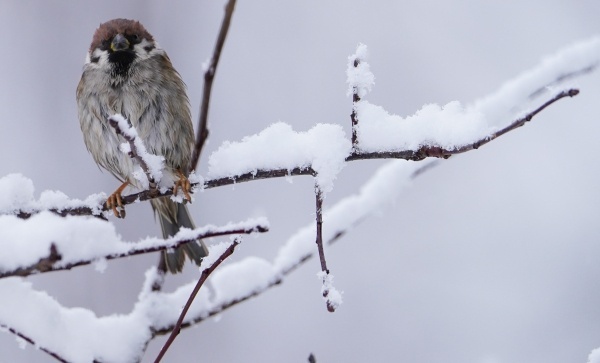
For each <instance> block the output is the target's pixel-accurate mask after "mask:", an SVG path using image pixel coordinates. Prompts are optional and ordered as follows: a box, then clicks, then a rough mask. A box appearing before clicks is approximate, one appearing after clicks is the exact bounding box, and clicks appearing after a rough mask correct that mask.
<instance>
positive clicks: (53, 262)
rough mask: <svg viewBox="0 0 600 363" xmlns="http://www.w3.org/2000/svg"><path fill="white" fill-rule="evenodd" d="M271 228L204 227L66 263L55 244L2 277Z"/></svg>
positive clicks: (69, 266) (68, 266)
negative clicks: (32, 261) (176, 237)
mask: <svg viewBox="0 0 600 363" xmlns="http://www.w3.org/2000/svg"><path fill="white" fill-rule="evenodd" d="M268 230H269V228H268V226H267V225H266V224H257V225H255V226H252V227H246V228H239V227H238V228H227V227H217V228H214V229H212V230H208V231H206V230H205V228H202V231H201V232H197V233H195V234H193V235H189V236H188V237H187V238H182V239H180V240H176V241H173V240H164V241H162V243H157V244H154V245H153V246H150V247H140V246H135V245H134V246H133V248H131V249H130V250H128V251H126V252H122V253H114V254H108V255H105V256H98V257H95V258H93V259H88V260H82V261H76V262H70V263H65V264H59V262H60V261H61V259H62V256H61V254H60V252H59V251H58V249H57V247H56V245H55V244H51V245H50V252H49V255H48V256H47V257H44V258H41V259H40V260H39V261H38V262H37V263H35V264H33V265H31V266H27V267H20V268H18V269H15V270H11V271H5V272H1V273H0V278H5V277H10V276H29V275H33V274H39V273H45V272H51V271H61V270H70V269H72V268H73V267H77V266H84V265H89V264H91V263H93V262H95V261H97V260H99V259H106V260H114V259H118V258H124V257H131V256H136V255H142V254H146V253H152V252H157V251H162V250H166V249H169V248H177V247H179V246H182V245H184V244H186V243H190V242H193V241H196V240H198V239H201V238H211V237H219V236H226V235H231V234H250V233H254V232H259V233H264V232H267V231H268Z"/></svg>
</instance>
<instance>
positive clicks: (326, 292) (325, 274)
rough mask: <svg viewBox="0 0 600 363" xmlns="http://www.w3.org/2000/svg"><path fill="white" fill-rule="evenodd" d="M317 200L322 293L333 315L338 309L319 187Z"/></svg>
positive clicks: (317, 188)
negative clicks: (325, 240)
mask: <svg viewBox="0 0 600 363" xmlns="http://www.w3.org/2000/svg"><path fill="white" fill-rule="evenodd" d="M315 199H316V210H315V219H316V222H317V224H316V227H317V228H316V229H317V237H316V243H317V251H318V253H319V262H320V263H321V272H320V274H319V276H320V277H321V280H322V283H323V287H322V289H321V293H322V294H323V298H325V302H326V305H327V310H328V311H329V312H331V313H333V312H334V311H335V309H336V307H337V304H335V303H334V302H333V301H332V300H331V299H330V297H331V295H330V292H331V290H332V286H331V284H330V282H331V280H330V279H329V268H327V260H326V259H325V250H324V249H323V193H321V190H320V189H319V187H318V186H315Z"/></svg>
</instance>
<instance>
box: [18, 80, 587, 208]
mask: <svg viewBox="0 0 600 363" xmlns="http://www.w3.org/2000/svg"><path fill="white" fill-rule="evenodd" d="M577 94H579V90H577V89H569V90H566V91H562V92H560V93H558V94H557V95H556V96H554V97H553V98H552V99H550V100H548V101H546V102H545V103H544V104H542V105H541V106H540V107H538V108H537V109H535V110H533V111H531V112H530V113H528V114H527V115H525V116H524V117H522V118H520V119H518V120H515V121H513V122H512V123H511V124H510V125H508V126H506V127H505V128H503V129H501V130H499V131H497V132H495V133H493V134H492V135H490V136H488V137H486V138H484V139H481V140H478V141H476V142H473V143H471V144H467V145H463V146H459V147H456V148H454V149H444V148H441V147H439V146H432V145H424V146H422V147H421V148H419V149H418V150H390V151H380V152H360V151H356V150H355V151H353V152H352V153H351V154H350V155H349V156H348V157H347V158H346V161H347V162H350V161H355V160H370V159H404V160H413V161H419V160H423V159H425V158H429V157H434V158H442V159H447V158H449V157H450V156H452V155H455V154H461V153H464V152H467V151H471V150H475V149H478V148H479V147H481V146H483V145H485V144H487V143H488V142H490V141H492V140H495V139H496V138H498V137H499V136H502V135H504V134H506V133H508V132H510V131H513V130H515V129H517V128H519V127H521V126H523V125H524V124H525V123H527V122H528V121H531V120H532V119H533V117H535V116H537V114H538V113H540V112H541V111H543V110H544V109H545V108H546V107H548V106H550V105H552V104H554V103H555V102H557V101H559V100H561V99H563V98H566V97H573V96H576V95H577ZM297 175H313V176H314V175H315V171H314V170H313V169H312V168H311V167H307V168H300V167H296V168H294V169H291V170H288V169H271V170H262V169H261V170H256V171H255V172H251V173H245V174H240V175H234V176H231V177H223V178H216V179H207V180H205V181H204V184H200V183H193V184H192V188H204V189H210V188H216V187H222V186H226V185H231V184H236V183H244V182H249V181H255V180H260V179H271V178H280V177H284V176H297ZM171 195H173V191H172V190H167V191H165V192H164V193H161V192H159V191H156V192H155V193H153V192H152V191H142V192H139V193H134V194H130V195H127V196H124V197H122V202H123V205H128V204H131V203H134V202H137V201H146V200H150V199H154V198H158V197H163V196H171ZM101 210H102V211H106V210H107V209H106V206H105V205H103V206H102V208H101ZM53 211H54V212H55V213H57V214H59V215H61V216H66V215H94V212H93V210H92V208H89V207H77V208H73V209H70V208H65V209H62V210H53ZM34 213H36V211H29V212H18V213H17V214H16V215H17V216H18V217H20V218H25V219H26V218H29V216H31V215H32V214H34ZM100 218H102V217H101V216H100Z"/></svg>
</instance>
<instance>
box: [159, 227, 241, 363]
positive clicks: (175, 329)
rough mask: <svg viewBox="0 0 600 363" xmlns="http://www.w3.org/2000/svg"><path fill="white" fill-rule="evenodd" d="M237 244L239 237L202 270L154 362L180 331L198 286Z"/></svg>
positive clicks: (160, 356)
mask: <svg viewBox="0 0 600 363" xmlns="http://www.w3.org/2000/svg"><path fill="white" fill-rule="evenodd" d="M239 244H240V241H239V239H237V238H236V239H234V240H233V242H232V243H231V245H230V246H229V247H228V248H227V249H226V250H225V252H223V253H222V254H221V256H220V257H219V258H218V259H217V260H216V261H215V262H214V263H213V264H212V265H211V266H210V267H208V268H206V269H204V270H203V271H202V274H201V275H200V279H199V280H198V283H197V284H196V286H195V287H194V290H193V291H192V293H191V294H190V297H189V298H188V300H187V302H186V303H185V306H184V307H183V310H182V311H181V314H180V315H179V319H177V322H176V323H175V326H174V327H173V330H172V331H171V335H169V338H168V339H167V341H166V342H165V344H164V345H163V347H162V349H161V350H160V352H159V354H158V356H157V357H156V359H155V360H154V363H159V362H160V361H161V359H162V358H163V356H164V355H165V353H166V352H167V350H168V349H169V347H170V346H171V344H172V343H173V341H175V338H176V337H177V335H179V333H180V332H181V327H182V324H183V319H184V318H185V315H186V314H187V312H188V310H189V309H190V306H192V302H193V301H194V299H195V298H196V295H198V292H199V291H200V288H201V287H202V285H203V284H204V282H205V281H206V279H207V278H208V276H210V274H211V273H212V272H213V271H214V270H215V269H216V268H217V267H219V265H220V264H221V263H222V262H223V261H225V259H226V258H227V257H229V256H231V255H232V254H233V251H234V250H235V247H236V246H237V245H239Z"/></svg>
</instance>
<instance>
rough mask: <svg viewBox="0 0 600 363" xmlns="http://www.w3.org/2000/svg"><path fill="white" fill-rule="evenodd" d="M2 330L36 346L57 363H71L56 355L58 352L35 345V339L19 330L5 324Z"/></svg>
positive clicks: (0, 326) (1, 326) (0, 325)
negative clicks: (57, 362)
mask: <svg viewBox="0 0 600 363" xmlns="http://www.w3.org/2000/svg"><path fill="white" fill-rule="evenodd" d="M0 328H1V329H6V330H8V331H9V332H11V333H12V334H14V335H16V336H17V337H19V338H20V339H23V340H24V341H26V342H27V343H29V344H31V345H34V346H36V349H39V350H41V351H42V352H44V353H46V354H48V355H49V356H51V357H52V358H54V359H56V360H57V361H59V362H61V363H69V361H68V360H66V359H65V358H63V357H62V356H61V355H60V354H58V353H56V352H53V351H52V350H50V349H48V348H45V347H40V346H37V345H36V343H35V341H34V340H33V339H31V338H30V337H28V336H27V335H25V334H23V333H21V332H20V331H18V330H16V329H14V328H11V327H8V326H5V325H3V324H0Z"/></svg>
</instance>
